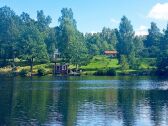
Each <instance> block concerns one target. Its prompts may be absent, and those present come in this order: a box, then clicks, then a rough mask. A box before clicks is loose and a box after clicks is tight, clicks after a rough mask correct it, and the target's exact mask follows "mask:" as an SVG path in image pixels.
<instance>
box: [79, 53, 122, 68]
mask: <svg viewBox="0 0 168 126" xmlns="http://www.w3.org/2000/svg"><path fill="white" fill-rule="evenodd" d="M119 67H120V65H118V60H117V59H111V58H108V57H107V56H95V57H94V58H93V59H92V60H91V61H90V63H89V64H88V65H86V66H81V67H80V68H81V69H82V70H85V71H96V70H100V69H107V68H119Z"/></svg>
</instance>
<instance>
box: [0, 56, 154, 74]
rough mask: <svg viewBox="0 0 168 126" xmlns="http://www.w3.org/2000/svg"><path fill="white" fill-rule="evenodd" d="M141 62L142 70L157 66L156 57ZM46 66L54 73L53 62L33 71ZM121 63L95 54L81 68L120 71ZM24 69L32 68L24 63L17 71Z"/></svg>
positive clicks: (0, 71) (85, 69) (84, 70)
mask: <svg viewBox="0 0 168 126" xmlns="http://www.w3.org/2000/svg"><path fill="white" fill-rule="evenodd" d="M139 62H140V67H139V69H141V70H146V69H152V68H155V67H154V64H155V59H152V58H142V59H139ZM41 67H43V68H45V69H46V71H47V73H52V71H53V64H51V63H48V64H39V65H35V66H34V67H33V73H36V72H37V70H38V69H39V68H41ZM120 67H121V66H120V65H118V60H117V59H111V58H108V57H107V56H100V55H98V56H95V57H93V59H92V60H91V61H90V63H89V64H87V65H86V66H81V67H80V69H82V70H83V74H93V73H94V72H96V71H97V70H105V69H108V68H114V69H116V70H117V72H118V73H120V72H121V70H120ZM70 68H74V66H73V65H70ZM22 69H27V70H29V69H30V66H28V65H23V66H21V67H17V72H19V71H21V70H22ZM11 70H12V68H11V67H5V68H0V73H9V72H10V71H11ZM132 71H135V70H132V69H129V70H128V72H132Z"/></svg>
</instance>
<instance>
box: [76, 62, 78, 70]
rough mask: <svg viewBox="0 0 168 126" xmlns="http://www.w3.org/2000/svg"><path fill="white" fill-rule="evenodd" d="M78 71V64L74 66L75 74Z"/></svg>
mask: <svg viewBox="0 0 168 126" xmlns="http://www.w3.org/2000/svg"><path fill="white" fill-rule="evenodd" d="M77 71H78V64H76V72H77Z"/></svg>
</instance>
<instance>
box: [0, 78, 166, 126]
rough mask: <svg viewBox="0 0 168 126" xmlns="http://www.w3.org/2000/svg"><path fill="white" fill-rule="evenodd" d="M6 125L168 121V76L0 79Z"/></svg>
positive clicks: (1, 123) (134, 125)
mask: <svg viewBox="0 0 168 126" xmlns="http://www.w3.org/2000/svg"><path fill="white" fill-rule="evenodd" d="M0 126H168V79H165V78H160V79H159V78H151V77H42V78H38V77H35V78H32V79H31V78H0Z"/></svg>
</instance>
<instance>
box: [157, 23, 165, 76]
mask: <svg viewBox="0 0 168 126" xmlns="http://www.w3.org/2000/svg"><path fill="white" fill-rule="evenodd" d="M160 49H161V51H160V53H159V55H158V57H157V74H159V75H168V25H167V28H166V30H164V35H163V37H162V40H161V43H160Z"/></svg>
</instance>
